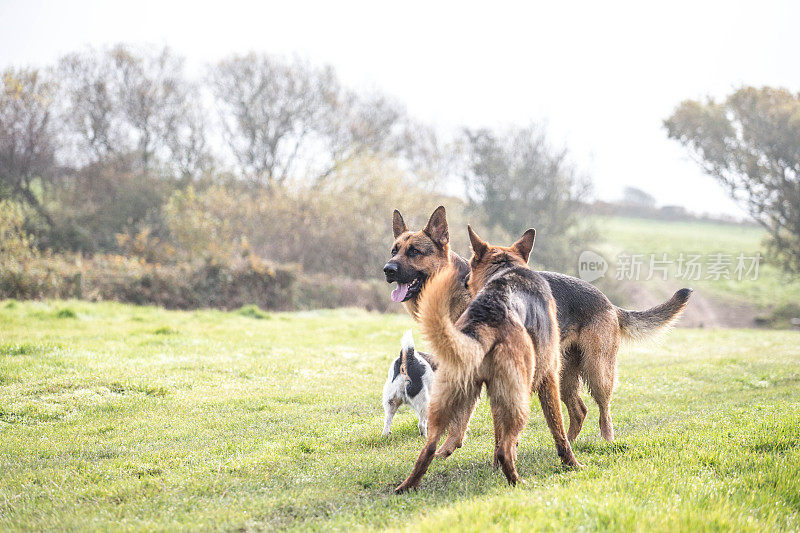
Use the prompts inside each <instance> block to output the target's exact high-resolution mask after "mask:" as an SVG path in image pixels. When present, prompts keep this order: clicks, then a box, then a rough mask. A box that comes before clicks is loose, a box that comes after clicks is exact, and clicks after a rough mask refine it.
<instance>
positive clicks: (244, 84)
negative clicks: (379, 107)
mask: <svg viewBox="0 0 800 533" xmlns="http://www.w3.org/2000/svg"><path fill="white" fill-rule="evenodd" d="M209 80H210V84H211V89H212V91H213V93H214V96H215V97H216V100H217V102H218V104H219V106H220V118H221V121H222V124H223V127H224V130H225V133H226V138H227V141H228V145H229V146H230V149H231V152H232V154H233V156H234V159H235V160H236V163H237V164H238V166H239V168H240V171H241V172H242V174H244V175H245V176H246V177H247V178H248V179H250V180H252V181H253V182H254V183H258V184H261V185H266V186H273V185H276V184H280V183H283V182H284V181H285V180H286V179H287V178H288V177H289V176H290V175H291V173H292V171H293V169H294V166H295V165H297V164H298V159H300V158H301V157H300V156H303V155H306V156H308V154H303V151H304V150H312V151H313V145H314V144H317V146H318V147H322V146H324V137H325V134H326V132H327V130H328V116H329V115H330V113H331V110H332V109H333V108H335V107H336V105H337V103H338V100H339V95H340V91H341V88H340V86H339V82H338V80H337V79H336V76H335V74H334V72H333V70H332V69H331V68H314V67H312V66H310V65H308V64H306V63H302V62H300V61H295V62H293V63H289V62H285V61H281V60H279V59H277V58H273V57H270V56H266V55H257V54H253V53H251V54H249V55H245V56H233V57H231V58H228V59H225V60H223V61H221V62H220V63H219V64H218V65H216V67H215V68H214V69H212V71H211V74H210V76H209ZM306 161H308V160H307V159H306Z"/></svg>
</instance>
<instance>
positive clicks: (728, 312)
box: [626, 283, 759, 328]
mask: <svg viewBox="0 0 800 533" xmlns="http://www.w3.org/2000/svg"><path fill="white" fill-rule="evenodd" d="M626 289H627V292H628V293H629V294H630V301H633V302H637V304H636V306H635V308H636V309H646V308H648V307H652V306H654V305H658V304H660V303H662V302H664V301H665V300H667V299H669V298H670V296H672V294H673V290H672V289H670V288H667V287H665V286H661V285H653V286H651V285H648V286H645V285H644V284H642V283H631V284H630V285H629V286H628V287H626ZM758 314H759V310H758V308H757V307H755V306H753V305H750V304H746V303H739V302H731V301H730V300H721V299H719V298H716V297H714V296H711V295H709V294H707V293H704V292H703V291H702V290H695V291H694V293H692V297H691V299H690V300H689V305H688V307H687V308H686V311H684V313H683V316H682V317H681V319H680V320H679V321H678V323H677V324H676V325H677V326H678V327H683V328H749V327H755V326H756V323H755V317H756V316H758Z"/></svg>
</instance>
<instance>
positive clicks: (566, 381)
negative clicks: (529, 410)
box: [384, 206, 692, 456]
mask: <svg viewBox="0 0 800 533" xmlns="http://www.w3.org/2000/svg"><path fill="white" fill-rule="evenodd" d="M392 229H393V232H394V237H395V240H394V243H393V245H392V257H391V259H390V260H389V262H388V263H387V264H386V267H385V269H384V272H385V274H386V280H387V281H388V282H393V281H398V280H402V281H408V280H411V279H416V280H419V281H418V282H417V283H415V285H414V286H415V287H417V289H416V290H414V291H409V293H408V295H407V298H406V300H405V301H404V302H403V305H404V306H405V308H406V310H407V311H408V312H409V313H410V314H411V315H412V316H413V317H415V318H417V308H418V305H419V294H420V291H421V289H422V287H423V286H424V285H425V282H426V281H427V280H428V279H429V278H430V277H431V276H433V274H434V273H436V272H437V271H439V270H441V269H444V268H445V267H447V266H448V265H452V267H453V268H454V270H455V272H456V273H457V277H458V279H459V280H460V281H461V283H456V284H454V285H453V287H452V291H453V293H452V295H451V298H450V302H451V309H450V310H451V313H450V316H451V318H452V319H453V320H456V318H458V317H459V316H460V315H461V313H462V312H463V311H464V309H466V307H467V304H468V303H469V301H470V299H471V298H470V294H469V291H468V290H467V288H466V287H465V285H464V284H463V281H464V280H465V279H466V277H467V273H468V272H469V264H468V263H467V261H466V260H465V259H464V258H462V257H461V256H459V255H458V254H456V253H455V252H453V251H451V250H450V245H449V241H450V239H449V230H448V225H447V217H446V213H445V209H444V207H442V206H439V207H438V208H437V209H436V210H435V211H434V212H433V214H432V215H431V217H430V220H429V221H428V224H427V225H426V226H425V228H424V229H422V230H421V231H411V230H409V229H408V227H407V226H406V224H405V221H404V220H403V217H402V215H401V214H400V212H399V211H397V210H395V211H394V214H393V217H392ZM412 249H413V250H415V251H416V252H415V253H410V252H411V250H412ZM539 274H540V275H541V276H542V277H543V278H544V279H545V281H546V282H547V283H548V284H549V286H550V291H551V293H552V295H553V298H554V300H555V302H556V309H557V318H558V325H559V329H560V334H561V343H560V344H561V383H560V385H561V386H560V391H561V399H562V401H563V402H564V403H565V404H566V407H567V411H568V412H569V431H568V432H567V435H568V437H569V440H570V441H572V440H574V439H575V438H576V437H577V436H578V434H579V433H580V431H581V428H582V427H583V422H584V419H585V418H586V412H587V409H586V405H585V404H584V403H583V400H582V399H581V397H580V394H579V392H580V387H581V381H583V383H585V384H586V385H587V386H588V388H589V391H590V393H591V395H592V397H593V398H594V400H595V401H596V402H597V405H598V406H599V408H600V432H601V434H602V436H603V437H604V438H605V439H606V440H608V441H612V440H613V438H614V426H613V424H612V421H611V410H610V405H611V395H612V393H613V390H614V383H615V376H616V366H617V352H618V350H619V346H620V342H621V340H622V339H625V338H627V339H632V340H638V339H642V338H647V337H648V336H651V335H652V334H654V333H657V332H658V331H661V330H663V329H665V328H667V327H668V326H670V325H671V324H672V323H673V322H674V321H675V320H677V318H678V317H679V316H680V314H681V312H682V311H683V309H684V308H685V307H686V305H687V303H688V300H689V296H690V295H691V292H692V291H691V289H681V290H679V291H678V292H676V293H675V294H674V295H673V297H672V298H671V299H670V300H668V301H667V302H665V303H663V304H661V305H659V306H657V307H654V308H652V309H648V310H646V311H628V310H625V309H621V308H619V307H616V306H615V305H613V304H612V303H611V302H610V301H609V300H608V298H606V296H605V295H604V294H603V293H602V292H600V291H599V290H598V289H597V288H595V287H594V286H593V285H591V284H590V283H587V282H585V281H583V280H581V279H578V278H574V277H571V276H566V275H564V274H558V273H555V272H539ZM437 355H438V354H437ZM471 415H472V411H470V412H469V414H468V415H466V416H465V418H464V419H463V420H454V421H453V424H454V427H453V428H451V429H450V432H449V434H448V437H447V440H446V441H445V443H444V444H443V445H442V447H441V448H440V449H439V451H438V452H437V456H448V455H450V454H452V453H453V452H454V451H455V450H456V449H457V448H459V447H460V446H461V444H462V441H463V436H464V432H465V431H466V428H467V423H468V422H469V418H470V416H471Z"/></svg>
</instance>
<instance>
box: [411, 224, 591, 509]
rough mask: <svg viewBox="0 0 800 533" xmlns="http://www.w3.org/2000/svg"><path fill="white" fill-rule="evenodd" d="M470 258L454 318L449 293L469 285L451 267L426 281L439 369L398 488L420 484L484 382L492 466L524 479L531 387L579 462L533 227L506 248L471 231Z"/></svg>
mask: <svg viewBox="0 0 800 533" xmlns="http://www.w3.org/2000/svg"><path fill="white" fill-rule="evenodd" d="M468 229H469V237H470V241H471V242H472V251H473V255H472V261H471V262H470V273H469V275H468V277H467V281H466V284H465V285H466V288H467V290H468V291H469V293H470V295H472V296H473V298H474V299H473V300H472V301H471V302H470V303H469V305H468V306H467V309H466V310H465V311H464V312H463V314H462V315H461V316H460V317H459V318H458V320H457V321H456V322H455V324H454V323H453V320H452V319H451V318H450V314H451V307H452V306H451V302H450V300H451V298H452V296H453V295H454V294H455V295H457V294H458V291H453V287H456V286H459V285H464V283H463V282H462V281H460V279H459V275H458V270H457V269H455V268H453V266H448V267H447V268H446V269H445V270H443V271H442V272H441V273H439V274H436V275H435V276H434V277H433V278H432V279H431V280H430V281H429V282H428V284H427V285H426V286H425V287H424V289H423V290H422V293H421V299H420V303H419V320H420V323H421V325H422V332H423V334H424V335H425V337H426V338H427V339H428V342H430V343H431V345H432V346H433V347H434V349H435V350H436V354H437V356H438V358H439V369H438V371H437V374H436V378H435V379H434V383H433V397H432V399H431V404H430V408H429V410H428V440H427V442H426V444H425V447H424V448H423V449H422V452H421V453H420V455H419V458H418V459H417V463H416V465H415V466H414V470H413V472H412V473H411V475H410V476H409V477H408V479H406V480H405V481H404V482H403V483H402V484H401V485H400V486H399V487H397V489H396V492H398V493H400V492H404V491H406V490H408V489H409V488H416V487H417V485H418V484H419V482H420V479H421V478H422V476H423V475H424V474H425V472H426V470H427V469H428V465H430V462H431V461H432V460H433V457H434V454H435V452H436V446H437V444H438V442H439V439H440V438H441V437H442V434H443V433H444V431H445V430H446V429H447V428H448V426H450V425H451V421H452V420H453V419H460V418H462V417H464V416H469V414H471V411H472V407H473V405H474V404H475V400H476V399H477V398H478V396H479V395H480V392H481V389H482V388H483V385H484V384H485V385H486V390H487V393H488V395H489V401H490V402H491V408H492V418H493V420H494V434H495V450H494V465H495V467H497V466H498V465H499V466H500V467H502V469H503V473H504V474H505V475H506V479H507V480H508V483H509V484H511V485H516V483H517V481H519V480H520V478H519V475H518V473H517V469H516V466H515V462H516V456H517V443H518V441H519V435H520V433H522V430H523V428H524V427H525V424H526V423H527V421H528V415H529V413H530V405H529V397H530V394H531V390H535V391H536V392H538V394H539V400H540V402H541V405H542V411H543V412H544V416H545V419H546V420H547V425H548V426H549V428H550V432H551V433H552V434H553V438H554V440H555V443H556V449H557V450H558V455H559V456H560V457H561V461H562V462H563V463H564V464H565V465H568V466H578V461H577V460H576V459H575V456H574V455H573V453H572V448H571V447H570V444H569V441H568V440H567V434H566V431H565V430H564V421H563V419H562V418H561V404H560V403H559V392H558V388H559V387H558V371H559V361H560V350H559V331H558V322H557V320H556V302H555V300H554V299H553V295H552V293H551V291H550V286H549V284H548V283H547V281H545V279H544V278H543V277H542V276H541V275H540V274H538V273H536V272H534V271H533V270H531V269H530V268H528V256H529V255H530V252H531V249H532V248H533V241H534V238H535V235H536V232H535V231H534V230H533V229H529V230H528V231H526V232H525V234H524V235H523V236H522V238H521V239H520V240H519V241H517V242H515V243H514V244H513V245H511V246H510V247H508V248H505V247H501V246H490V245H489V244H487V243H486V242H484V241H483V240H481V238H480V237H478V235H477V234H475V232H474V231H473V230H472V228H471V227H469V228H468Z"/></svg>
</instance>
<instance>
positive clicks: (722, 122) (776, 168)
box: [664, 87, 800, 274]
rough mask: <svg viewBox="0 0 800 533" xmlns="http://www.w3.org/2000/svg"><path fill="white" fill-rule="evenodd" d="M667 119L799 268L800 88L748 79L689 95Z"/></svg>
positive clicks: (782, 258) (789, 265) (777, 251)
mask: <svg viewBox="0 0 800 533" xmlns="http://www.w3.org/2000/svg"><path fill="white" fill-rule="evenodd" d="M664 125H665V127H666V128H667V131H668V132H669V137H670V138H672V139H675V140H677V141H678V142H680V143H681V144H682V145H683V146H685V147H686V148H688V149H689V151H690V153H691V154H692V156H693V157H694V159H695V160H697V162H698V163H699V164H700V165H701V167H702V168H703V170H704V171H705V172H706V173H707V174H708V175H710V176H712V177H714V178H715V179H716V180H717V181H718V182H719V183H720V184H722V185H723V186H724V187H725V189H726V190H727V191H728V194H730V196H731V198H733V199H734V200H736V201H737V202H738V203H739V204H740V205H742V206H743V207H744V208H745V209H746V210H747V212H748V213H749V214H750V215H751V216H752V217H753V218H754V219H755V220H757V221H758V222H759V223H760V224H761V225H762V226H764V227H765V228H766V229H767V231H768V232H769V236H770V238H769V243H768V244H769V246H770V250H771V252H772V253H773V256H774V257H775V258H776V259H777V260H778V261H779V262H780V263H781V264H782V265H783V266H784V268H785V269H786V270H787V271H789V272H793V273H795V274H797V273H800V94H795V93H791V92H789V91H788V90H786V89H779V88H772V87H762V88H760V89H759V88H755V87H743V88H741V89H739V90H737V91H736V92H734V93H733V94H731V95H730V96H728V97H727V98H726V99H725V100H723V101H721V102H717V101H715V100H713V99H710V98H709V99H707V100H705V101H696V100H686V101H684V102H682V103H681V104H680V105H679V106H678V107H677V109H676V110H675V111H674V112H673V114H672V116H670V117H669V118H668V119H667V120H665V121H664Z"/></svg>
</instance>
